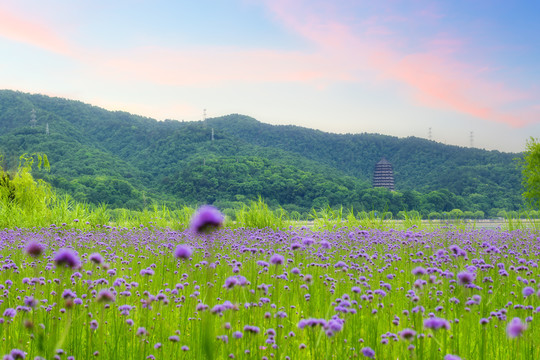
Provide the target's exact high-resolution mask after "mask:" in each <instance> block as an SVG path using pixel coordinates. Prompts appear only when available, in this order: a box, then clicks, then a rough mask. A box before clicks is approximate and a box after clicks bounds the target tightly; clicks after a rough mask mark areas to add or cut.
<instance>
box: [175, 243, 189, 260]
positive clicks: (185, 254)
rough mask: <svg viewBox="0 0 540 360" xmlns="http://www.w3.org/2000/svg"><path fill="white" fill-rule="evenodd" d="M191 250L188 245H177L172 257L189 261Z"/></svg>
mask: <svg viewBox="0 0 540 360" xmlns="http://www.w3.org/2000/svg"><path fill="white" fill-rule="evenodd" d="M192 253H193V250H192V249H191V247H189V246H188V245H178V246H177V247H176V250H174V256H176V257H177V258H178V259H189V258H190V256H191V254H192Z"/></svg>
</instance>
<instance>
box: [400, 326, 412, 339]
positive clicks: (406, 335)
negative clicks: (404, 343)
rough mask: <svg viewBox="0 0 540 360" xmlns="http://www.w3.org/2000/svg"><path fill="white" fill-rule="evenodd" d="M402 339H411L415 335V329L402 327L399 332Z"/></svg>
mask: <svg viewBox="0 0 540 360" xmlns="http://www.w3.org/2000/svg"><path fill="white" fill-rule="evenodd" d="M399 335H400V336H401V338H402V339H404V340H409V341H410V340H412V339H413V338H414V337H415V336H416V331H414V330H412V329H408V328H407V329H403V330H401V333H400V334H399Z"/></svg>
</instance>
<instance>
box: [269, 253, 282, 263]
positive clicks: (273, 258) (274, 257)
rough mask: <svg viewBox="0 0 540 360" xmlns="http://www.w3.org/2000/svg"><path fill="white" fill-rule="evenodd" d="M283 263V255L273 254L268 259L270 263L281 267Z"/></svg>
mask: <svg viewBox="0 0 540 360" xmlns="http://www.w3.org/2000/svg"><path fill="white" fill-rule="evenodd" d="M284 262H285V258H284V257H283V255H280V254H274V255H272V256H271V257H270V263H271V264H274V265H282V264H283V263H284Z"/></svg>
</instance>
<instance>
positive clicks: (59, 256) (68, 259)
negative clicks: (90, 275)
mask: <svg viewBox="0 0 540 360" xmlns="http://www.w3.org/2000/svg"><path fill="white" fill-rule="evenodd" d="M54 261H55V262H56V265H58V266H67V267H69V268H71V269H77V268H79V267H80V265H81V262H80V261H79V257H78V256H77V253H75V252H74V251H73V250H70V249H60V250H58V252H57V253H56V255H55V256H54Z"/></svg>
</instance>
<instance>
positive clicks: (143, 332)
mask: <svg viewBox="0 0 540 360" xmlns="http://www.w3.org/2000/svg"><path fill="white" fill-rule="evenodd" d="M144 335H148V331H146V329H145V328H143V327H140V328H138V329H137V336H144Z"/></svg>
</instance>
